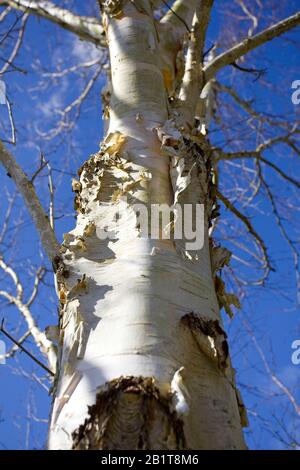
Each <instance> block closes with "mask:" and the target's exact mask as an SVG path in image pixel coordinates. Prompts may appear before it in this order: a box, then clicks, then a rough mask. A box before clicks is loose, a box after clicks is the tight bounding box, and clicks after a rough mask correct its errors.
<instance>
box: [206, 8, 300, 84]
mask: <svg viewBox="0 0 300 470" xmlns="http://www.w3.org/2000/svg"><path fill="white" fill-rule="evenodd" d="M299 24H300V12H297V13H296V14H295V15H292V16H290V17H289V18H286V19H284V20H282V21H279V23H276V24H275V25H273V26H271V27H270V28H268V29H265V30H264V31H262V32H261V33H258V34H256V35H255V36H252V37H248V38H246V39H244V40H243V41H241V42H240V43H238V44H236V45H235V46H233V47H232V48H231V49H229V50H228V51H225V52H223V53H222V54H220V55H219V56H217V57H216V58H215V59H214V60H213V61H212V62H210V63H209V64H208V65H206V67H205V68H204V72H205V80H206V82H208V81H209V80H211V79H212V78H213V77H214V76H215V75H216V73H217V72H218V71H219V70H220V69H221V68H223V67H226V65H229V64H232V63H233V62H235V61H236V60H237V59H239V57H241V56H243V55H245V54H247V53H248V52H250V51H252V50H253V49H255V48H256V47H259V46H261V45H262V44H264V43H266V42H268V41H271V40H272V39H274V38H276V37H278V36H280V35H281V34H284V33H286V32H287V31H289V30H290V29H292V28H294V27H295V26H298V25H299Z"/></svg>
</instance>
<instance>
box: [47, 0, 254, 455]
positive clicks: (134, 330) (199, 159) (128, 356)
mask: <svg viewBox="0 0 300 470" xmlns="http://www.w3.org/2000/svg"><path fill="white" fill-rule="evenodd" d="M117 3H118V2H117ZM105 24H106V28H107V37H108V44H109V49H110V58H111V72H112V98H111V103H110V109H109V114H110V124H109V131H108V135H107V137H106V139H105V141H104V143H103V145H102V149H101V151H100V152H99V153H98V154H96V155H94V156H92V157H91V158H90V159H89V160H88V161H87V162H86V163H85V164H84V165H83V167H82V169H81V174H80V182H74V190H75V191H76V192H77V196H76V206H77V210H78V218H77V224H76V228H75V229H74V230H73V231H72V232H70V233H69V234H67V235H66V236H65V241H64V244H63V246H62V248H61V258H60V259H57V279H58V290H59V297H60V301H61V319H60V337H61V348H62V354H61V358H60V359H59V361H58V376H57V380H56V384H55V387H54V388H55V390H54V394H55V399H54V403H53V411H52V418H51V426H50V432H49V448H50V449H72V448H82V449H105V448H108V449H138V448H140V449H143V448H144V449H182V448H189V449H242V448H245V444H244V440H243V435H242V426H241V424H243V422H244V416H243V405H242V403H241V402H240V398H239V397H238V394H237V391H236V389H235V384H234V377H233V371H232V368H231V366H230V363H229V359H228V357H227V350H226V348H227V343H226V335H225V333H224V332H223V329H222V324H221V318H220V313H219V304H218V300H217V295H216V291H215V282H214V273H213V272H212V267H211V256H212V253H213V252H214V253H215V255H216V258H215V259H214V260H213V263H214V271H215V269H216V268H217V267H218V265H220V264H222V260H221V258H222V256H223V257H224V253H225V252H224V251H222V250H221V249H216V248H215V249H212V247H211V243H210V242H209V237H208V223H209V219H210V218H211V211H212V206H213V203H214V198H213V194H212V191H211V187H212V183H211V181H210V169H209V151H208V150H209V146H208V143H207V142H206V141H205V139H204V137H201V136H200V137H199V136H197V137H193V136H190V138H187V136H186V132H185V138H183V134H180V133H179V132H178V130H176V129H175V127H174V124H173V123H172V122H171V121H170V115H169V109H168V103H167V96H166V91H165V85H166V83H165V80H166V74H165V71H164V69H163V65H162V64H164V61H163V55H162V53H160V47H161V44H160V43H159V42H158V31H157V28H156V26H155V24H154V22H153V19H152V14H151V11H150V2H149V1H148V0H143V1H139V2H136V6H134V5H133V4H132V3H130V2H128V3H126V6H125V7H123V11H122V12H120V13H118V11H114V15H109V14H107V15H106V16H105ZM169 33H170V34H171V32H170V31H169ZM174 37H175V36H174ZM173 46H174V55H175V54H176V52H177V51H176V47H177V46H176V41H175V40H174V44H173ZM157 128H158V129H157ZM172 148H173V150H174V148H175V150H176V152H177V154H176V155H175V153H176V152H172ZM171 153H173V155H172V156H171V155H170V154H171ZM170 162H171V165H170ZM195 162H196V163H195ZM170 167H171V172H170ZM170 175H171V176H170ZM210 185H211V187H210ZM125 196H126V197H127V203H125V202H124V203H123V204H122V205H121V209H120V217H121V218H120V220H119V224H118V228H117V232H116V237H115V239H114V240H109V239H106V240H103V239H100V238H99V236H97V234H98V235H99V230H100V229H101V228H102V229H103V228H104V227H105V226H107V227H109V228H111V229H113V219H114V211H115V207H116V204H117V203H118V202H119V201H120V198H121V197H125ZM174 201H175V202H178V203H180V204H181V205H183V204H185V203H192V204H194V205H195V204H196V203H203V204H204V205H205V219H206V220H205V243H204V247H203V249H202V250H198V251H197V252H192V251H190V252H188V251H187V250H185V249H184V242H185V240H182V241H181V240H180V241H172V240H163V239H158V240H155V239H151V238H150V237H149V238H143V237H141V233H140V228H139V225H138V224H139V221H138V216H137V214H136V213H135V211H134V210H133V205H134V204H136V203H143V204H144V205H145V207H148V208H149V207H150V204H154V203H156V204H157V203H165V204H168V205H171V204H172V203H173V202H174ZM217 257H219V258H220V259H217ZM223 261H224V260H223ZM219 282H220V281H219ZM224 295H225V294H224ZM88 407H89V408H88ZM241 422H242V423H241Z"/></svg>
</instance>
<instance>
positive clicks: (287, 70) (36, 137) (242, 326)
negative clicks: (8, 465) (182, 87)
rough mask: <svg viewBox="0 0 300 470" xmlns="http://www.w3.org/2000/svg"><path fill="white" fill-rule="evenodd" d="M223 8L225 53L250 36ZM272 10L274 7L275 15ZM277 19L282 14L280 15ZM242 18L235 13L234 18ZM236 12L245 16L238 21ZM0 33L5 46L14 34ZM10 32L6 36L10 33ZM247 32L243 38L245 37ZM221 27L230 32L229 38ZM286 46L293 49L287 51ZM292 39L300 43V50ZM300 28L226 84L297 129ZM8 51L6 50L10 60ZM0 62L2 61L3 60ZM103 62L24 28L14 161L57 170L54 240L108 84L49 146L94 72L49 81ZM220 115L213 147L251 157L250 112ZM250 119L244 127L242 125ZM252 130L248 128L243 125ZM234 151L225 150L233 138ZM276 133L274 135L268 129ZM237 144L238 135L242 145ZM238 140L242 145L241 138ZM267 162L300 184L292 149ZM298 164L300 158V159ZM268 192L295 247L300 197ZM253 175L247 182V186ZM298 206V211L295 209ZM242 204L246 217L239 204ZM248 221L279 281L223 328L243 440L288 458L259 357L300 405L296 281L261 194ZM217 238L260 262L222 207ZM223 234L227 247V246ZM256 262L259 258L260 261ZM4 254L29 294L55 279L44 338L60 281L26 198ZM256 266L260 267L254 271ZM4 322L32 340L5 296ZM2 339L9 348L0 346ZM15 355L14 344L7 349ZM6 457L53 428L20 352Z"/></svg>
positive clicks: (281, 418)
mask: <svg viewBox="0 0 300 470" xmlns="http://www.w3.org/2000/svg"><path fill="white" fill-rule="evenodd" d="M57 3H60V4H63V3H65V4H66V5H68V7H69V8H71V7H72V8H74V10H76V11H78V12H79V13H82V14H95V13H96V11H97V10H96V8H95V7H94V2H91V1H89V2H85V3H84V5H83V4H82V2H79V1H73V2H72V1H69V2H57ZM270 3H271V4H272V6H273V8H272V9H271V10H268V12H264V14H263V17H262V20H261V22H260V27H263V26H266V24H269V23H270V21H271V16H272V15H274V16H275V15H278V18H283V17H284V16H288V15H290V14H292V13H294V12H295V11H296V10H297V7H298V5H297V3H299V2H297V1H291V2H288V3H286V4H285V5H283V4H281V5H280V6H279V5H276V6H275V5H274V4H275V3H277V2H274V1H272V2H270ZM216 6H217V10H216V13H215V14H214V16H213V19H212V22H211V25H210V28H209V41H208V43H207V46H208V47H209V46H210V45H211V44H213V43H216V42H218V43H219V44H220V47H222V45H223V44H226V42H228V43H230V41H231V42H232V41H233V39H234V38H233V37H232V35H233V34H236V35H237V37H240V36H241V34H242V31H243V34H245V32H246V31H247V27H248V26H247V23H243V22H242V25H243V26H244V29H243V30H241V29H235V27H234V25H235V22H238V20H239V19H238V18H237V17H238V13H237V15H236V16H237V17H236V18H235V17H232V16H230V15H232V13H233V12H235V10H236V9H237V8H238V7H237V6H236V4H235V5H234V4H233V2H231V1H229V0H225V1H222V2H220V1H217V2H216ZM275 7H276V8H275ZM277 10H278V11H277ZM236 11H237V12H239V10H236ZM239 13H240V12H239ZM13 19H14V16H13V15H11V16H9V18H8V19H7V21H8V22H7V23H5V24H2V25H1V24H0V37H2V34H3V32H4V31H5V28H6V26H7V24H8V23H9V21H10V22H12V21H13ZM226 21H230V25H231V27H232V28H233V29H234V33H233V32H232V31H230V28H227V29H226V27H225V26H226V24H227V23H226ZM2 28H3V29H2ZM245 28H246V29H245ZM224 29H225V30H224ZM288 39H289V41H288ZM292 41H298V46H297V45H295V44H294V43H293V42H292ZM298 48H299V29H298V30H297V31H294V32H292V33H289V34H288V35H286V36H285V39H276V40H275V41H274V42H272V43H270V44H268V45H265V46H263V47H262V48H261V49H260V51H257V52H256V51H255V52H254V53H251V54H250V55H249V57H247V60H246V62H245V64H243V65H244V66H252V67H256V68H266V69H267V72H266V75H265V76H264V77H263V78H262V79H261V80H257V81H254V80H253V78H254V77H253V76H252V75H250V74H245V73H242V72H239V71H237V70H235V69H233V68H232V67H229V68H226V70H224V71H223V72H222V73H221V74H220V75H219V76H218V80H219V81H221V82H222V83H223V84H226V85H228V86H234V87H235V89H236V90H237V91H238V92H239V93H240V95H241V96H242V97H243V98H244V99H246V100H252V105H253V107H255V108H256V109H257V110H263V111H265V112H268V113H272V115H282V116H283V117H284V118H285V119H286V120H289V121H292V120H295V118H296V117H297V116H298V118H299V110H300V105H299V106H298V107H297V106H295V105H293V104H292V102H291V83H292V81H293V80H296V79H300V59H299V49H298ZM6 52H7V50H6V49H4V50H3V55H4V56H5V54H6ZM1 55H2V52H1ZM98 56H99V57H100V52H99V51H97V50H96V49H95V47H94V46H92V45H89V44H86V43H83V42H82V41H80V40H79V39H77V38H76V37H75V36H74V35H72V34H71V33H67V32H65V31H62V30H60V29H59V28H58V27H56V26H54V25H51V24H50V23H48V22H46V21H44V20H39V19H37V18H30V19H29V21H28V24H27V28H26V34H25V39H24V43H23V47H22V49H21V51H20V53H19V55H18V58H17V60H16V64H17V65H18V66H19V67H21V68H23V69H24V70H26V72H27V73H26V74H22V73H18V72H14V71H11V72H9V73H7V74H5V75H4V76H3V77H1V79H3V80H4V81H5V83H6V86H7V91H8V97H9V99H10V100H11V101H12V102H13V113H14V119H15V123H16V128H17V137H18V141H17V146H16V147H12V146H10V149H11V150H12V152H13V153H14V155H16V157H17V160H18V162H19V163H20V165H22V167H23V169H24V170H25V171H26V172H27V173H28V174H29V175H32V174H34V172H35V170H36V169H37V168H38V164H39V155H40V151H42V152H43V153H44V155H45V157H46V158H47V159H48V160H49V162H50V163H51V166H52V169H53V178H54V182H55V186H56V193H55V207H56V217H57V219H56V231H57V234H58V237H59V239H60V240H61V239H62V234H63V233H64V232H67V231H68V230H69V229H71V228H72V227H73V226H74V223H75V219H74V211H73V194H72V192H71V178H72V175H75V174H76V172H77V170H78V168H79V166H80V165H81V163H82V162H84V161H85V159H86V158H88V156H89V155H90V154H91V153H93V152H95V151H97V149H98V146H99V142H100V140H101V138H102V135H103V121H102V119H101V103H100V94H101V88H102V86H103V83H104V77H103V76H102V77H99V79H98V80H97V81H96V83H95V85H94V87H93V88H92V90H91V92H90V93H89V95H88V97H87V99H86V100H85V102H84V104H83V106H82V109H81V112H80V115H79V118H78V120H77V121H76V125H75V127H74V128H73V129H72V132H70V133H64V134H61V135H59V136H57V137H56V138H53V139H45V137H44V136H43V135H42V133H45V132H46V133H47V132H49V131H50V129H52V128H53V126H55V124H56V123H57V121H58V119H59V114H58V110H59V109H62V108H63V107H64V106H66V105H67V104H69V103H70V102H72V101H73V100H74V99H75V98H76V97H77V96H78V95H79V93H80V91H82V90H83V88H84V86H85V83H86V82H87V80H89V78H90V77H91V76H92V74H93V73H94V71H95V67H91V68H90V69H88V70H87V71H86V76H84V77H81V76H79V75H78V74H76V73H74V74H71V75H67V76H65V77H62V78H57V79H54V78H52V79H51V78H50V77H49V76H48V75H47V74H48V73H49V72H51V71H57V70H58V69H60V70H62V69H64V68H67V67H70V66H72V65H74V64H78V63H80V62H82V61H86V60H93V59H95V58H97V57H98ZM219 99H220V100H222V103H223V105H222V109H220V110H219V112H220V118H221V120H222V125H223V128H222V129H221V127H220V124H219V123H217V122H214V123H212V133H211V140H212V142H214V143H215V144H217V145H220V144H221V143H226V145H227V147H226V148H227V149H230V150H231V151H237V150H240V149H241V148H247V149H252V148H253V146H254V145H256V143H257V140H256V139H258V133H257V132H256V131H255V132H253V133H249V130H248V129H249V127H247V126H246V124H245V122H244V121H245V114H243V112H242V111H241V110H240V109H238V108H237V107H235V108H234V110H233V108H232V100H231V99H230V98H229V96H227V95H226V94H224V96H223V95H222V96H221V95H220V96H219ZM243 119H244V121H243ZM247 125H248V124H247ZM8 130H9V121H8V118H7V110H6V108H5V107H4V106H1V107H0V136H1V137H2V138H3V137H5V136H7V133H8ZM229 132H230V136H231V138H232V140H233V142H232V143H231V144H230V145H229V144H228V135H229V134H228V133H229ZM266 133H267V134H268V133H269V134H270V136H272V135H274V134H272V130H270V129H266ZM239 136H240V137H239ZM241 136H242V137H241ZM265 156H266V157H267V158H269V159H270V160H271V159H272V161H274V162H276V163H277V164H278V165H279V166H280V168H282V169H284V170H285V171H286V172H287V173H288V174H290V175H293V176H294V177H295V178H297V177H298V179H299V180H300V171H299V169H300V164H299V161H297V160H296V159H295V158H294V157H293V155H292V153H291V151H290V149H287V148H286V146H283V145H279V146H277V147H276V148H274V149H272V151H269V152H266V154H265ZM298 160H299V156H298ZM242 170H243V169H242V168H241V162H240V161H238V162H236V165H227V164H226V165H223V166H221V167H220V187H221V189H222V191H224V193H226V195H228V196H232V197H233V199H234V198H235V197H236V198H237V199H238V196H239V188H240V187H242V188H243V187H244V185H246V184H247V178H248V176H247V175H248V174H252V173H251V171H252V169H251V165H250V170H251V171H250V170H249V171H248V170H247V171H246V170H243V171H242ZM264 172H265V175H266V178H268V182H269V184H270V187H271V188H272V191H273V192H274V193H275V194H276V197H277V198H278V205H279V207H280V211H281V213H284V214H286V217H287V218H288V217H289V218H291V217H292V219H293V220H291V222H289V221H288V220H287V221H286V224H287V227H288V229H289V233H290V234H291V236H292V238H293V240H295V243H298V248H299V228H300V227H299V207H300V206H299V204H298V202H297V198H299V194H297V193H296V190H295V188H291V187H290V186H288V185H287V184H286V182H284V181H282V179H280V178H278V177H277V176H275V175H274V173H272V171H271V170H269V169H264ZM245 175H246V176H245ZM0 184H1V187H2V197H1V199H0V233H1V226H3V223H4V218H5V213H6V210H7V207H8V204H9V198H10V197H12V195H13V194H14V191H15V188H14V184H13V182H12V181H11V180H10V179H9V178H8V177H7V175H6V174H5V172H4V171H3V169H0ZM36 187H37V191H38V193H39V195H40V197H41V199H42V201H43V204H44V206H45V207H47V205H48V201H49V193H48V188H47V172H46V171H43V172H42V173H41V174H40V175H39V177H38V178H37V179H36ZM291 201H293V202H294V206H293V207H292V206H291ZM236 204H237V205H238V207H239V208H240V209H241V210H242V208H243V207H242V206H243V204H240V203H239V201H238V200H237V202H236ZM244 210H245V213H247V214H248V215H249V216H250V217H251V222H252V223H253V225H254V226H255V228H256V230H257V231H258V232H259V233H260V234H261V236H262V237H263V238H264V240H265V242H266V245H267V246H268V247H269V253H270V258H271V261H272V264H273V266H274V268H275V269H276V271H275V272H272V273H271V274H270V276H269V278H268V280H267V281H266V283H265V285H264V286H247V287H246V288H245V289H244V297H243V302H242V309H241V311H237V312H236V315H235V318H234V319H233V320H229V319H228V318H226V317H225V316H224V321H225V324H226V328H227V330H228V332H229V337H230V341H231V354H232V358H233V363H234V367H235V368H236V369H237V372H238V375H237V379H238V383H239V384H240V388H241V391H242V394H243V397H244V400H245V402H246V405H247V407H248V409H249V419H250V428H249V430H246V437H247V442H248V445H249V447H250V448H252V449H255V448H268V449H278V448H288V447H289V445H290V443H291V442H293V440H298V445H299V443H300V425H299V423H300V421H299V416H298V417H297V415H296V413H295V411H294V410H293V406H292V405H291V403H290V402H289V400H288V399H287V396H286V394H284V393H282V390H280V389H279V388H278V386H276V385H275V384H274V382H272V380H271V378H270V375H269V374H268V373H267V371H266V369H265V367H264V365H263V361H262V358H261V356H260V355H259V353H258V350H257V348H256V343H255V341H254V337H253V336H252V333H249V331H252V332H253V333H254V336H255V338H256V340H257V345H258V346H259V347H261V348H262V351H263V353H264V354H265V356H266V360H267V363H268V365H269V367H270V368H271V369H272V371H274V373H276V376H277V377H278V378H279V379H280V380H282V382H283V383H284V384H285V386H286V387H288V388H289V389H290V390H291V392H292V394H293V396H294V397H295V398H296V400H298V403H300V392H299V390H300V388H299V380H300V365H298V366H296V365H293V364H292V362H291V354H292V349H291V344H292V342H293V341H294V340H295V339H300V323H299V310H300V309H299V305H298V303H297V292H296V282H295V274H294V266H293V260H292V256H291V253H290V250H289V249H288V246H287V244H286V242H285V241H284V240H283V239H282V237H281V236H280V232H279V230H278V227H277V225H276V223H275V221H274V217H273V215H272V211H271V207H270V203H269V202H268V201H267V200H266V197H265V196H264V194H263V191H262V194H261V195H258V197H257V198H256V199H255V200H254V202H253V204H250V205H248V206H245V208H244ZM219 224H220V228H219V230H218V231H217V233H216V236H217V237H218V239H220V240H222V243H223V244H224V245H226V246H228V247H229V248H230V249H232V251H233V247H234V254H235V255H236V256H237V257H241V256H244V258H243V259H244V260H246V261H247V262H251V263H252V261H253V256H250V255H249V256H246V257H245V252H244V250H241V249H239V248H238V247H237V246H236V245H235V244H234V243H233V242H234V241H235V240H236V239H237V238H236V237H237V235H239V237H240V239H241V240H242V241H243V243H244V244H245V246H246V248H248V249H249V250H250V251H253V250H255V246H254V245H253V241H252V240H251V238H249V236H248V235H247V231H246V230H245V228H244V227H243V226H242V224H241V223H239V222H237V221H236V220H235V218H234V217H233V216H232V214H230V213H229V211H228V210H227V209H225V208H224V207H222V208H221V218H220V223H219ZM224 234H225V238H226V239H224ZM255 253H256V252H255ZM0 254H1V255H3V256H4V259H5V260H6V261H7V262H10V263H11V264H12V266H13V267H14V268H15V269H16V271H17V273H18V274H19V276H20V278H21V280H22V282H23V284H24V289H25V294H26V295H29V293H30V291H31V289H32V286H33V277H32V275H33V273H34V272H35V270H36V269H37V268H38V267H39V266H40V265H41V264H42V265H43V266H45V268H46V269H47V270H48V272H47V274H46V276H45V278H44V282H43V284H42V285H41V287H40V291H39V295H38V298H37V300H36V302H35V303H34V304H33V308H32V312H33V313H34V316H35V318H37V320H38V321H39V325H40V326H41V327H42V328H44V327H45V326H46V325H49V324H55V323H56V318H57V303H56V295H55V291H54V288H53V276H52V273H51V270H50V267H49V264H48V261H47V259H46V257H45V255H44V254H43V252H42V249H41V246H40V243H39V240H38V237H37V234H36V232H35V229H34V228H33V226H32V223H31V220H30V217H29V215H28V213H27V211H26V209H25V208H24V206H23V203H22V200H21V198H20V197H19V196H18V195H16V199H15V204H14V207H13V210H12V216H11V220H10V225H9V229H8V231H7V234H6V237H5V238H4V240H2V241H1V244H0ZM232 266H233V268H234V270H235V273H236V272H238V275H239V277H240V278H242V279H244V280H245V279H246V280H247V281H253V280H255V279H256V278H257V276H258V274H259V270H258V269H253V267H251V268H250V269H249V268H247V266H246V264H241V262H240V261H239V260H238V259H233V262H232ZM252 266H253V265H252ZM226 278H228V279H229V280H228V285H230V286H232V288H236V285H235V284H234V283H233V281H232V277H230V275H229V273H228V276H227V277H226ZM0 283H1V287H0V289H11V284H9V282H8V281H7V276H4V275H3V274H2V273H0ZM0 317H5V319H6V327H7V329H8V330H9V331H11V332H13V334H14V336H16V337H19V336H20V335H21V334H22V333H23V332H24V331H25V330H24V324H23V323H22V322H21V321H20V315H19V313H18V311H17V310H15V309H14V307H12V306H11V305H8V303H7V301H5V300H3V299H2V298H0ZM2 339H3V338H2ZM24 344H25V345H26V347H27V348H28V349H29V350H31V351H32V352H34V353H35V354H36V355H37V356H39V354H38V352H37V350H36V347H35V345H34V344H33V341H32V340H31V339H29V338H28V339H27V340H26V342H25V343H24ZM7 346H9V345H8V344H7ZM0 380H1V392H0V448H4V449H5V448H6V449H7V448H8V449H12V448H15V449H24V448H28V449H32V448H36V449H40V448H43V447H44V446H45V441H46V434H47V421H48V414H49V406H50V402H51V399H50V397H49V394H48V391H47V388H48V387H49V386H50V384H49V382H48V380H47V378H46V377H45V375H44V373H43V370H41V369H40V368H39V367H38V366H37V365H36V364H34V363H33V362H32V361H31V360H29V359H28V358H27V357H26V356H25V355H24V353H19V352H18V353H16V355H15V356H14V358H12V359H10V360H8V361H7V363H6V365H0Z"/></svg>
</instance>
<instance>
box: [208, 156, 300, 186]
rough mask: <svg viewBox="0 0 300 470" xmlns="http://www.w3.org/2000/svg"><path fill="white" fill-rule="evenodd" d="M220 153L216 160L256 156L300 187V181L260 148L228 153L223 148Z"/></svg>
mask: <svg viewBox="0 0 300 470" xmlns="http://www.w3.org/2000/svg"><path fill="white" fill-rule="evenodd" d="M217 153H218V155H217V156H216V161H218V160H238V159H240V158H255V159H257V160H260V161H261V162H263V163H265V164H266V165H268V166H269V167H270V168H272V169H273V170H274V171H276V173H278V174H279V175H280V176H281V177H282V178H283V179H285V180H286V181H288V182H289V183H292V184H293V185H294V186H296V187H297V188H298V189H300V181H297V180H295V179H294V178H292V177H291V176H288V175H287V174H286V173H285V172H284V171H283V170H281V168H279V167H278V166H277V165H275V163H273V162H270V161H269V160H267V159H266V158H264V157H263V156H262V155H261V153H260V151H259V150H253V151H252V152H251V151H249V152H232V153H226V152H223V151H222V150H218V151H217Z"/></svg>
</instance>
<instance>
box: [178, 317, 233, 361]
mask: <svg viewBox="0 0 300 470" xmlns="http://www.w3.org/2000/svg"><path fill="white" fill-rule="evenodd" d="M181 324H182V325H184V326H185V327H187V328H189V330H190V331H191V333H192V335H193V338H194V339H195V341H196V342H197V344H198V345H199V348H200V349H201V351H202V352H204V353H205V354H206V355H207V356H208V357H210V358H211V359H213V360H217V362H218V366H219V368H220V369H225V368H226V367H228V359H229V347H228V342H227V334H226V332H225V331H224V330H223V328H222V327H221V325H220V322H219V320H211V319H208V318H205V317H203V316H200V315H197V314H195V313H194V312H191V313H188V314H186V315H184V316H183V317H182V318H181Z"/></svg>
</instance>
